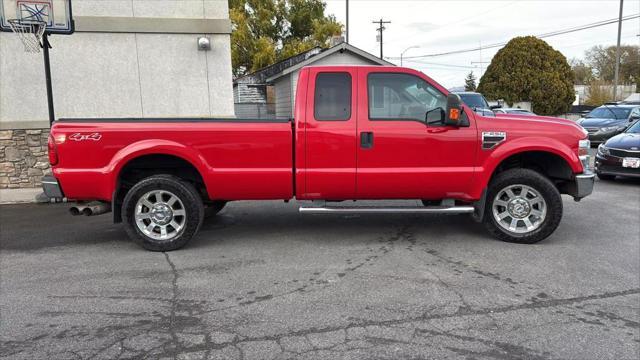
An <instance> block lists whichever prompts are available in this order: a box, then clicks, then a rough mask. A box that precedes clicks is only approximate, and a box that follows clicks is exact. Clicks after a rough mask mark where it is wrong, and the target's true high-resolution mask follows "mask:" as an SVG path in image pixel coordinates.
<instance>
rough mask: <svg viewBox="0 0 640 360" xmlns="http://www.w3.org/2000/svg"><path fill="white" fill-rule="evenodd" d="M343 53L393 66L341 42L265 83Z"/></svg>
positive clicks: (288, 68) (274, 75)
mask: <svg viewBox="0 0 640 360" xmlns="http://www.w3.org/2000/svg"><path fill="white" fill-rule="evenodd" d="M344 51H349V52H351V53H354V54H356V55H358V56H360V57H363V58H365V59H367V60H369V61H371V62H372V63H373V64H378V65H385V66H395V65H394V64H392V63H390V62H388V61H385V60H383V59H380V58H378V57H376V56H374V55H372V54H370V53H368V52H366V51H364V50H360V49H358V48H357V47H355V46H353V45H350V44H347V43H345V42H343V43H340V44H338V45H335V46H333V47H330V48H328V49H326V50H324V51H322V52H321V53H319V54H317V55H315V56H311V57H309V58H307V59H306V60H304V61H302V62H299V63H297V64H295V65H293V66H290V67H287V68H285V69H283V70H282V71H281V72H279V73H276V74H273V75H271V76H270V77H268V78H267V82H272V81H274V80H276V79H279V78H281V77H283V76H286V75H289V74H291V73H292V72H294V71H297V70H298V69H301V68H303V67H305V66H309V65H311V64H313V63H314V62H316V61H318V60H320V59H323V58H325V57H327V56H330V55H332V54H335V53H337V52H344Z"/></svg>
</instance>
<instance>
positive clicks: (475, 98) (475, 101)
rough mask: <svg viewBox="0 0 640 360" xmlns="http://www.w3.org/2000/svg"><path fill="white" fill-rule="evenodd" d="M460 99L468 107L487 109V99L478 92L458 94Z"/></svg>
mask: <svg viewBox="0 0 640 360" xmlns="http://www.w3.org/2000/svg"><path fill="white" fill-rule="evenodd" d="M458 95H460V98H461V99H462V101H464V103H465V104H467V106H468V107H470V108H472V109H475V108H478V109H488V108H489V104H488V103H487V100H485V99H484V96H482V95H480V94H458Z"/></svg>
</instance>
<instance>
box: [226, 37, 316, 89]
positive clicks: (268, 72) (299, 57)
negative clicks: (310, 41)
mask: <svg viewBox="0 0 640 360" xmlns="http://www.w3.org/2000/svg"><path fill="white" fill-rule="evenodd" d="M322 51H323V49H322V48H321V47H319V46H316V47H313V48H311V49H309V50H307V51H303V52H301V53H298V54H296V55H293V56H290V57H288V58H286V59H283V60H280V61H278V62H277V63H274V64H271V65H269V66H265V67H263V68H262V69H259V70H256V71H254V72H252V73H249V74H245V75H242V76H240V77H238V78H236V79H234V80H233V83H234V85H235V84H237V83H241V82H245V81H243V80H249V81H248V82H256V81H257V82H258V83H260V82H264V80H265V79H266V78H267V77H270V76H273V75H275V74H278V73H279V72H281V71H282V70H283V69H286V68H287V67H290V66H294V65H296V64H298V63H300V62H302V61H304V60H306V59H308V58H310V57H313V56H314V55H316V54H318V53H320V52H322ZM252 80H256V81H252Z"/></svg>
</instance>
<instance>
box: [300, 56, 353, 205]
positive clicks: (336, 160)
mask: <svg viewBox="0 0 640 360" xmlns="http://www.w3.org/2000/svg"><path fill="white" fill-rule="evenodd" d="M303 71H305V72H306V73H304V74H303V73H302V72H301V78H300V80H301V83H299V85H298V86H301V85H302V86H303V87H304V88H299V89H298V93H297V95H296V96H298V99H300V97H301V96H303V95H306V99H305V100H304V106H301V105H302V104H299V102H298V101H297V102H296V104H297V105H296V107H297V109H296V116H300V115H302V114H304V121H300V119H297V120H296V121H297V124H298V129H297V140H296V141H297V145H296V148H297V151H296V156H297V157H298V158H297V159H296V164H297V167H298V168H297V174H296V179H297V180H296V181H297V190H296V193H297V197H298V198H299V199H305V200H345V199H353V198H354V197H355V194H356V169H357V167H356V149H357V141H356V131H357V116H358V112H357V107H356V103H357V77H358V71H357V68H355V67H340V66H335V67H334V66H331V67H310V68H306V69H303ZM305 86H306V87H305ZM303 90H304V91H305V93H304V94H303V93H302V91H303ZM298 106H300V107H299V108H298ZM300 157H302V158H300Z"/></svg>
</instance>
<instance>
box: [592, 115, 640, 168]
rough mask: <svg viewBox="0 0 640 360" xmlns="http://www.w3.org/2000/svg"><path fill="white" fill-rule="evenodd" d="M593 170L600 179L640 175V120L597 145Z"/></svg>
mask: <svg viewBox="0 0 640 360" xmlns="http://www.w3.org/2000/svg"><path fill="white" fill-rule="evenodd" d="M595 170H596V174H597V175H598V178H600V179H602V180H613V179H614V178H615V177H616V176H629V177H640V121H636V122H635V123H634V124H633V125H631V126H630V127H629V128H628V129H626V131H625V132H623V133H622V134H619V135H616V136H614V137H612V138H611V139H609V140H608V141H607V142H606V143H604V144H600V146H598V153H597V154H596V166H595Z"/></svg>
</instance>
